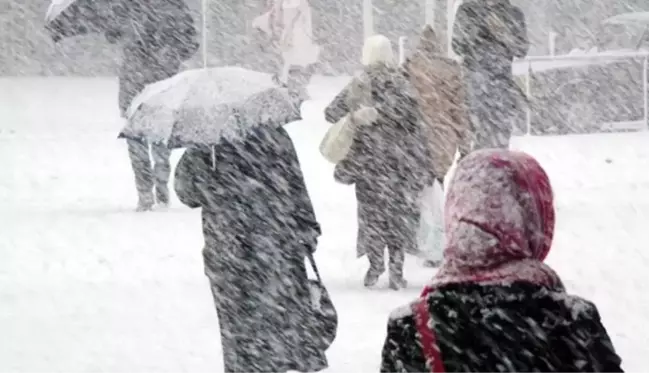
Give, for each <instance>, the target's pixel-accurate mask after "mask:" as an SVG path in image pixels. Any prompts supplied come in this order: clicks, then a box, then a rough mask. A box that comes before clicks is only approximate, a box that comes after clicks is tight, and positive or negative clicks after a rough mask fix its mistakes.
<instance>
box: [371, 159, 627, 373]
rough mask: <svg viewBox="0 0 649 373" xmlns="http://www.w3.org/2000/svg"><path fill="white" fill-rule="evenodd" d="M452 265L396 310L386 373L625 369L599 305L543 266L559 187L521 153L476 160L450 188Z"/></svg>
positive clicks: (448, 256)
mask: <svg viewBox="0 0 649 373" xmlns="http://www.w3.org/2000/svg"><path fill="white" fill-rule="evenodd" d="M445 224H446V233H447V243H446V247H445V250H444V261H443V263H442V266H441V267H440V269H439V271H438V272H437V273H436V274H435V276H434V278H433V280H432V281H431V282H430V283H429V284H428V286H426V287H425V289H424V291H423V293H422V295H421V297H420V298H419V299H418V300H416V301H415V302H413V303H412V304H410V305H408V306H406V307H404V308H400V309H398V310H396V311H395V312H393V314H392V316H391V318H390V320H389V322H388V336H387V338H386V341H385V344H384V348H383V358H382V367H381V371H382V372H440V371H447V372H467V371H469V372H477V371H483V372H493V371H508V372H528V371H540V372H567V371H572V372H575V371H577V372H593V371H595V372H621V371H622V370H621V368H620V363H621V361H620V358H619V356H618V355H617V354H616V353H615V349H614V348H613V345H612V343H611V340H610V338H609V336H608V335H607V333H606V329H605V328H604V326H603V325H602V323H601V321H600V317H599V313H598V311H597V308H596V307H595V305H594V304H592V303H591V302H588V301H586V300H584V299H582V298H579V297H576V296H572V295H569V294H567V293H566V290H565V289H564V287H563V284H562V282H561V280H560V278H559V276H558V275H557V274H556V273H555V272H554V271H553V270H552V268H550V267H549V266H547V265H546V264H544V263H543V260H544V259H545V257H546V256H547V255H548V252H549V250H550V247H551V244H552V236H553V232H554V205H553V197H552V189H551V186H550V181H549V179H548V176H547V175H546V173H545V171H544V170H543V169H542V168H541V166H540V165H539V164H538V162H537V161H536V160H535V159H533V158H532V157H530V156H529V155H526V154H524V153H519V152H510V151H507V150H481V151H475V152H473V153H471V154H469V155H468V156H467V157H466V158H465V159H463V160H462V161H461V162H460V163H459V165H458V168H457V171H456V173H455V177H454V179H453V181H452V182H451V184H450V185H449V191H448V194H447V203H446V211H445Z"/></svg>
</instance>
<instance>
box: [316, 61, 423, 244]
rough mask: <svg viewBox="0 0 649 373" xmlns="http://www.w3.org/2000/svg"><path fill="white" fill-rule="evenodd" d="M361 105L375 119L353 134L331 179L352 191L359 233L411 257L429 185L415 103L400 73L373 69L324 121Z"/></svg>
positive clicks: (348, 90)
mask: <svg viewBox="0 0 649 373" xmlns="http://www.w3.org/2000/svg"><path fill="white" fill-rule="evenodd" d="M365 99H369V101H366V102H367V104H368V105H370V106H372V107H375V108H377V111H378V119H376V120H375V121H374V123H373V124H371V125H365V126H360V127H358V128H357V129H356V131H355V133H354V140H353V143H352V146H351V149H350V150H349V153H348V154H347V156H346V157H345V158H344V159H343V160H342V161H340V162H339V163H338V164H337V165H336V168H335V172H334V177H335V179H336V180H337V181H338V182H340V183H343V184H354V185H355V188H356V198H357V200H358V219H359V227H366V229H371V230H374V231H375V232H380V233H381V234H382V235H384V236H386V238H385V240H386V241H390V242H399V243H400V246H401V247H403V249H405V250H406V251H407V252H409V253H412V254H415V253H417V251H418V248H417V245H416V235H417V228H418V221H419V198H420V195H421V191H422V190H423V188H424V186H425V185H429V184H430V183H431V182H432V171H431V169H430V151H429V148H428V146H427V144H426V139H425V136H424V134H423V133H422V123H421V116H420V113H419V110H418V108H417V102H416V99H415V97H414V94H412V91H410V89H409V82H408V81H407V80H406V79H405V78H404V76H403V74H402V73H401V72H400V71H399V69H397V68H395V67H390V66H387V65H384V64H374V65H370V66H367V67H366V69H365V72H364V73H363V74H362V75H361V76H360V77H358V78H357V79H355V80H354V81H352V82H351V83H350V85H348V86H347V88H346V89H345V90H344V91H343V92H341V93H340V94H339V95H338V96H337V97H336V98H335V99H334V100H333V102H332V103H331V104H330V105H329V106H328V107H327V109H326V110H325V116H326V118H327V120H328V121H330V122H335V121H337V120H339V119H340V118H342V117H343V116H345V115H347V114H348V113H349V112H350V110H354V109H353V108H355V105H356V103H357V102H363V100H365ZM360 238H362V232H360V231H359V240H360ZM406 243H408V244H406ZM404 246H405V247H404ZM357 249H358V253H357V254H358V255H359V256H361V255H364V254H365V251H366V249H367V248H365V247H364V246H363V245H358V246H357Z"/></svg>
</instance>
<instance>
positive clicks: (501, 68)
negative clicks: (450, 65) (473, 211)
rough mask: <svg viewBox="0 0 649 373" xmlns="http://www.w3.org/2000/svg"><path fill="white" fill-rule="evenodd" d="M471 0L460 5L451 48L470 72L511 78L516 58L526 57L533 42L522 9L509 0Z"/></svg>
mask: <svg viewBox="0 0 649 373" xmlns="http://www.w3.org/2000/svg"><path fill="white" fill-rule="evenodd" d="M494 3H495V4H488V2H487V1H483V0H480V1H468V2H464V3H463V4H462V5H460V7H459V8H458V11H457V13H456V16H455V24H454V26H453V39H452V48H453V51H454V52H455V53H457V54H458V55H460V56H461V57H462V58H463V62H464V65H465V67H467V68H468V70H469V71H475V72H480V73H483V74H487V75H491V76H506V77H510V76H511V75H512V72H511V64H512V61H513V59H514V57H519V58H522V57H525V56H526V55H527V51H528V50H529V47H530V43H529V38H528V36H527V25H526V21H525V14H524V13H523V11H522V10H521V9H520V8H518V7H516V6H514V5H512V4H511V3H510V2H509V0H500V1H497V2H494Z"/></svg>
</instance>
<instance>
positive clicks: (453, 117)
mask: <svg viewBox="0 0 649 373" xmlns="http://www.w3.org/2000/svg"><path fill="white" fill-rule="evenodd" d="M438 45H439V44H438V42H437V38H436V37H435V33H434V31H433V29H432V28H431V27H430V26H427V27H426V28H425V29H424V31H423V33H422V36H421V40H420V42H419V46H418V47H417V49H416V50H415V52H414V53H413V55H412V56H411V57H410V58H409V59H408V60H407V61H406V62H405V63H404V66H403V68H404V70H405V73H406V75H407V76H408V77H409V78H410V81H411V83H412V85H413V86H414V87H415V90H416V91H417V98H418V101H419V106H420V110H421V113H422V117H423V119H424V121H425V122H426V124H427V129H428V131H427V132H428V133H427V135H428V136H429V137H430V139H429V143H430V145H431V154H432V157H433V172H434V173H435V175H436V176H437V177H438V178H443V177H444V176H445V175H446V173H447V172H448V170H449V169H450V167H451V165H452V164H453V160H454V159H455V152H456V150H457V149H459V150H460V152H461V153H467V152H468V150H469V147H470V141H471V136H470V130H469V129H470V124H469V113H468V110H467V108H466V99H465V87H464V83H463V80H462V68H461V66H460V64H459V63H458V62H457V61H455V60H452V59H450V58H447V57H445V56H443V55H441V52H440V50H439V48H438Z"/></svg>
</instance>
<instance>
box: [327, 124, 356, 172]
mask: <svg viewBox="0 0 649 373" xmlns="http://www.w3.org/2000/svg"><path fill="white" fill-rule="evenodd" d="M351 118H352V117H351V115H350V114H347V115H345V116H344V117H342V119H340V120H339V121H338V122H336V123H334V125H333V126H331V127H330V128H329V130H328V131H327V133H326V134H325V136H324V138H323V139H322V141H321V142H320V154H322V156H323V157H325V159H326V160H328V161H329V162H331V163H338V162H340V161H342V160H343V159H344V158H345V156H346V155H347V153H349V149H351V147H352V142H353V141H354V126H353V123H352V119H351Z"/></svg>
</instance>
